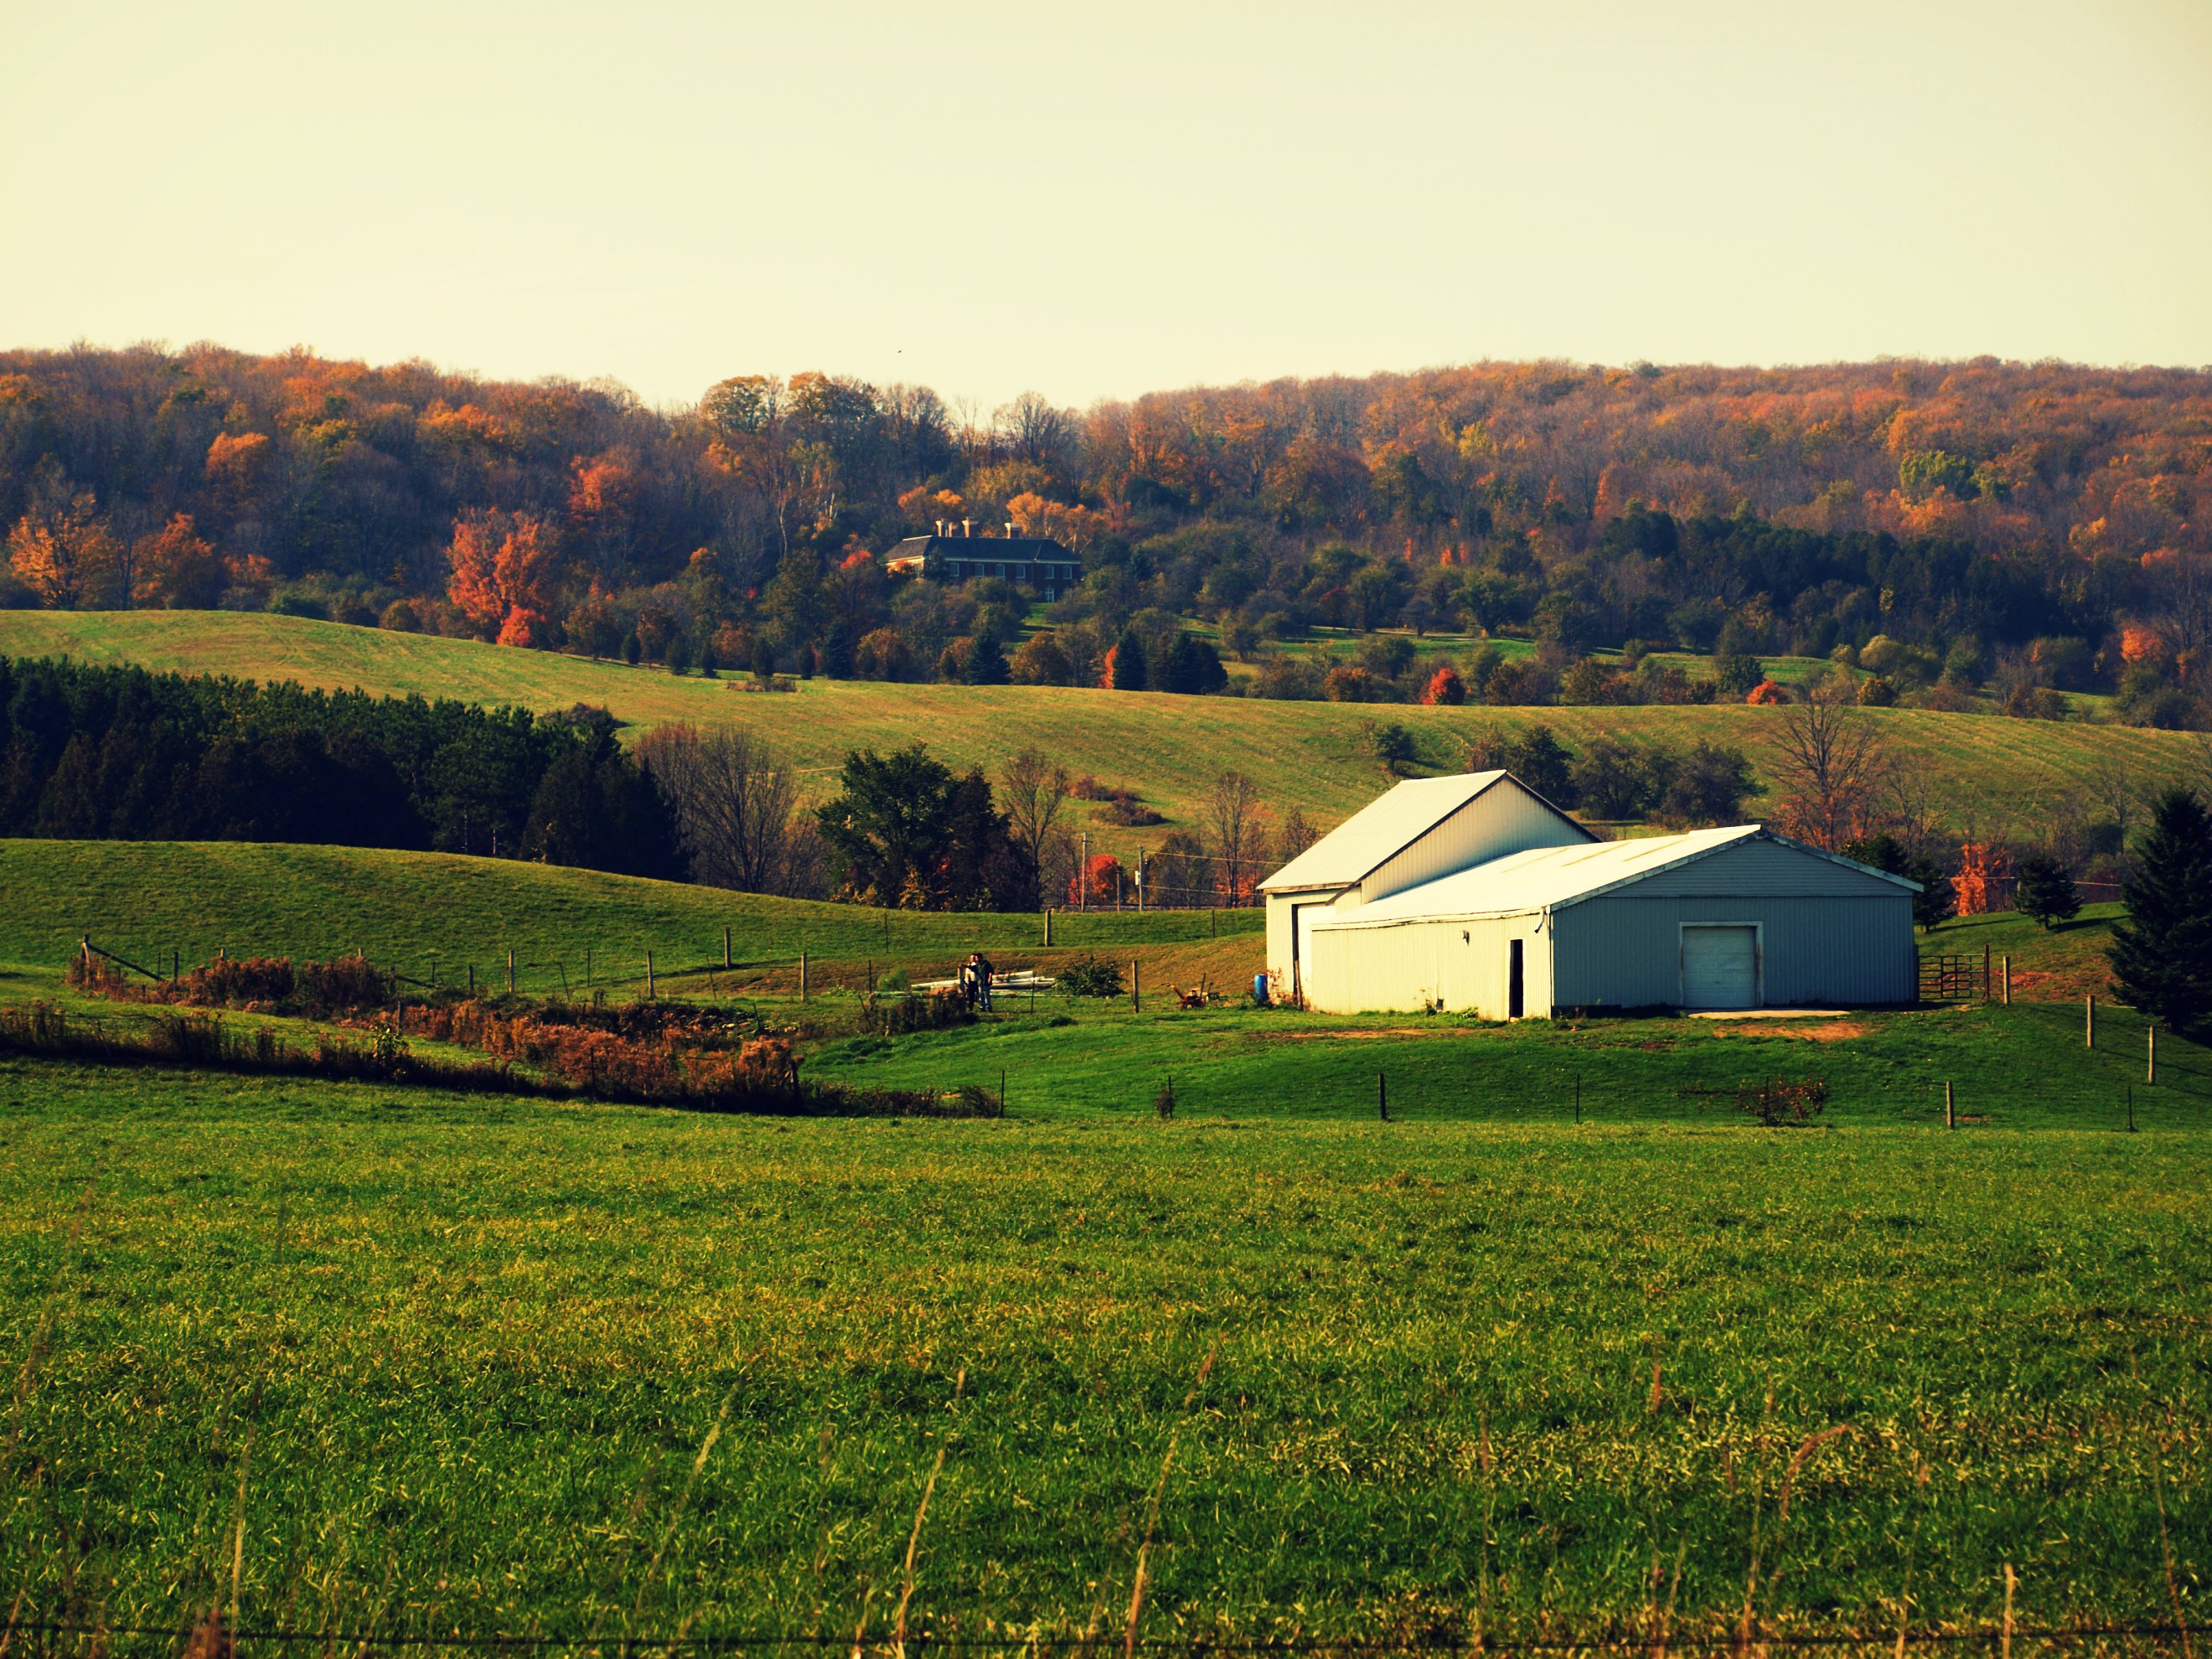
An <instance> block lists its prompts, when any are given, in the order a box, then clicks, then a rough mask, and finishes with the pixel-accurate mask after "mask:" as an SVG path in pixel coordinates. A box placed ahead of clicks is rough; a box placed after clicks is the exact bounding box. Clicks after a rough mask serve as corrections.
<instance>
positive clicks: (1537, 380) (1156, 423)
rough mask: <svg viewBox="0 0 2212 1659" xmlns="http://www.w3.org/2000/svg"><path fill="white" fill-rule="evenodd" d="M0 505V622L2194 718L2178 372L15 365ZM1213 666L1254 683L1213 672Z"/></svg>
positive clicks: (2191, 567)
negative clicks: (2, 552)
mask: <svg viewBox="0 0 2212 1659" xmlns="http://www.w3.org/2000/svg"><path fill="white" fill-rule="evenodd" d="M0 523H4V525H5V526H7V527H8V554H9V557H8V560H7V567H6V568H5V570H0V605H10V606H15V607H26V606H38V605H46V606H57V607H76V608H112V607H126V606H168V607H184V608H205V607H216V606H221V607H227V608H234V609H268V610H275V611H286V612H289V613H292V614H295V615H303V616H310V617H327V618H330V619H332V620H335V621H338V622H343V623H356V624H360V625H364V626H372V625H373V626H381V627H385V628H389V629H410V630H417V631H425V632H436V633H444V634H450V635H476V636H480V637H482V638H484V639H487V640H496V641H501V642H502V643H504V644H507V645H509V646H513V647H535V648H540V649H555V650H568V651H575V652H582V653H591V654H594V655H601V656H627V657H629V658H630V659H632V660H647V661H654V662H664V663H666V664H668V665H671V666H672V667H675V668H678V669H679V670H681V669H684V668H687V667H690V666H694V665H702V664H706V665H719V666H720V667H723V668H740V669H746V668H749V669H751V670H753V671H756V672H765V673H774V672H799V673H816V672H819V673H825V674H831V675H844V676H859V677H865V678H886V679H898V678H915V679H928V678H969V679H971V680H972V679H984V680H991V679H997V678H1005V677H1011V678H1013V679H1015V680H1017V681H1021V680H1030V681H1040V682H1047V683H1061V684H1065V683H1071V682H1073V683H1078V684H1097V683H1101V682H1102V680H1103V682H1104V683H1108V684H1112V683H1115V680H1114V676H1115V667H1114V657H1115V653H1116V649H1117V646H1119V645H1121V643H1123V642H1126V641H1135V645H1134V647H1133V651H1141V652H1142V653H1143V654H1144V655H1146V657H1148V658H1149V659H1151V660H1152V661H1153V662H1154V663H1156V664H1163V663H1168V662H1178V663H1180V664H1182V666H1181V667H1180V668H1178V669H1177V670H1176V674H1175V675H1162V674H1160V673H1158V672H1156V673H1155V674H1154V676H1153V681H1152V687H1153V689H1182V690H1243V691H1245V692H1248V693H1250V694H1255V695H1273V696H1336V697H1343V698H1348V699H1353V700H1371V701H1389V700H1391V699H1393V698H1412V697H1415V696H1421V695H1424V694H1425V691H1427V690H1429V687H1428V684H1427V682H1426V681H1425V679H1424V678H1422V676H1421V675H1420V674H1419V673H1418V672H1409V669H1410V666H1411V665H1410V660H1409V653H1402V652H1401V653H1399V654H1398V655H1396V656H1394V655H1393V654H1392V653H1389V652H1380V653H1377V652H1372V651H1370V652H1368V653H1364V654H1363V655H1362V656H1361V657H1360V659H1358V661H1357V662H1352V661H1345V662H1340V663H1336V664H1335V665H1334V671H1331V665H1332V659H1330V658H1329V657H1328V655H1326V654H1325V653H1324V654H1322V655H1321V656H1320V657H1319V658H1318V659H1316V656H1315V654H1314V653H1311V652H1310V651H1302V650H1300V649H1299V648H1297V647H1298V646H1299V642H1300V641H1310V639H1311V637H1312V635H1313V630H1315V629H1323V628H1328V629H1354V630H1360V631H1362V632H1363V633H1370V634H1371V633H1374V632H1375V631H1376V630H1384V629H1390V630H1410V631H1411V632H1413V633H1414V634H1416V635H1418V634H1423V633H1429V632H1434V631H1452V632H1458V631H1466V632H1468V633H1474V634H1488V635H1493V636H1498V637H1501V638H1515V637H1517V638H1523V639H1528V640H1533V641H1535V642H1536V644H1537V646H1538V647H1539V650H1538V652H1537V653H1536V654H1535V655H1534V657H1531V658H1528V659H1526V661H1525V662H1523V661H1522V660H1521V659H1513V660H1510V661H1505V662H1499V663H1497V664H1495V665H1494V666H1496V667H1497V668H1498V669H1499V670H1502V671H1503V672H1501V673H1500V674H1499V675H1498V684H1495V685H1474V686H1469V687H1467V688H1466V689H1465V694H1466V695H1468V696H1489V697H1490V699H1491V700H1492V701H1497V702H1546V701H1555V700H1559V699H1560V698H1561V697H1563V696H1564V697H1566V698H1568V699H1569V700H1576V701H1598V700H1613V701H1638V700H1645V701H1669V700H1682V699H1684V698H1687V697H1702V696H1715V695H1731V693H1730V692H1729V691H1728V690H1721V689H1717V687H1721V686H1724V685H1725V684H1727V683H1728V677H1727V675H1726V673H1725V672H1723V674H1722V675H1719V676H1717V677H1716V678H1715V679H1712V680H1707V681H1703V682H1699V681H1688V682H1685V681H1684V680H1683V679H1682V677H1681V676H1680V675H1679V674H1677V675H1675V676H1674V680H1673V682H1671V683H1670V682H1668V681H1667V680H1666V679H1665V678H1662V677H1656V676H1653V675H1650V674H1647V675H1644V676H1641V677H1638V676H1632V675H1628V674H1624V673H1617V672H1616V673H1611V674H1608V675H1606V676H1601V677H1592V676H1590V675H1588V674H1585V675H1583V677H1582V678H1580V679H1579V680H1577V678H1575V675H1574V670H1575V668H1576V667H1577V665H1579V664H1582V663H1583V662H1584V660H1585V659H1587V658H1588V657H1589V653H1592V652H1594V651H1597V650H1600V649H1604V650H1607V651H1608V652H1610V651H1615V650H1619V649H1620V648H1621V647H1629V653H1630V660H1631V662H1633V659H1635V657H1636V656H1638V655H1640V654H1642V653H1644V652H1646V651H1651V650H1658V649H1661V648H1671V649H1674V650H1680V651H1691V652H1696V653H1704V654H1710V655H1712V656H1714V657H1716V658H1717V659H1721V661H1722V662H1723V664H1725V663H1726V662H1728V661H1729V660H1730V659H1735V660H1742V659H1754V660H1755V659H1759V658H1760V657H1763V656H1767V655H1771V654H1776V653H1792V654H1798V655H1813V656H1820V657H1829V656H1834V657H1838V658H1839V659H1846V660H1849V661H1850V662H1851V663H1853V664H1854V665H1857V664H1859V663H1860V662H1861V661H1862V659H1863V660H1864V661H1865V663H1866V665H1867V666H1868V667H1869V669H1878V670H1879V671H1881V673H1882V674H1883V675H1885V676H1886V677H1887V678H1890V679H1891V680H1893V682H1894V684H1895V686H1896V688H1897V690H1898V695H1899V696H1902V697H1904V698H1905V699H1907V700H1911V699H1913V698H1928V699H1932V700H1936V702H1938V704H1939V706H1940V702H1941V700H1942V698H1943V697H1944V696H1946V695H1947V688H1948V694H1949V695H1953V696H1956V695H1958V694H1959V693H1960V690H1961V689H1963V688H1972V689H1974V690H1977V691H1978V692H1981V691H1985V689H1987V688H1994V689H1993V690H1986V693H1985V694H1986V695H1989V696H1995V697H1996V698H1997V699H1999V700H2000V701H2001V702H2003V704H2004V706H2005V707H2006V708H2008V710H2009V712H2013V713H2026V714H2045V715H2053V714H2059V713H2062V712H2063V705H2061V704H2060V702H2058V700H2057V698H2056V696H2054V695H2052V694H2053V693H2055V692H2056V691H2060V690H2102V691H2107V692H2113V693H2117V694H2118V697H2119V703H2118V712H2119V714H2120V715H2121V717H2122V718H2126V719H2130V720H2136V721H2137V722H2138V723H2142V724H2152V725H2162V726H2191V725H2199V724H2203V721H2204V716H2205V708H2206V705H2205V703H2204V702H2203V696H2204V692H2205V690H2206V684H2207V672H2208V667H2212V657H2209V656H2208V651H2209V650H2212V528H2208V526H2212V373H2207V372H2203V371H2191V370H2179V369H2148V368H2142V369H2102V368H2078V367H2070V366H2066V365H2063V364H2023V363H2015V362H1997V361H1996V360H1993V359H1981V360H1976V361H1974V362H1960V363H1932V362H1902V361H1901V362H1877V363H1870V364H1840V365H1831V366H1826V367H1819V368H1781V369H1771V370H1759V369H1726V368H1665V367H1656V366H1653V365H1650V364H1637V365H1634V366H1632V367H1630V368H1595V367H1592V368H1584V367H1577V366H1573V365H1570V364H1566V363H1561V362H1534V363H1481V364H1475V365H1471V366H1467V367H1462V368H1440V369H1432V370H1426V371H1423V372H1420V373H1417V374H1378V375H1374V376H1370V377H1367V378H1364V379H1327V380H1283V381H1277V382H1273V383H1270V384H1267V385H1245V386H1218V387H1203V388H1198V389H1194V390H1190V391H1185V392H1159V393H1154V394H1150V395H1147V396H1145V397H1141V398H1137V399H1135V400H1134V401H1133V402H1128V403H1103V404H1097V405H1096V406H1094V407H1092V408H1091V409H1089V410H1080V411H1079V410H1063V409H1060V408H1058V407H1056V406H1054V404H1052V403H1051V402H1050V401H1049V400H1048V399H1046V398H1042V397H1039V396H1036V395H1033V394H1032V395H1025V396H1024V397H1023V398H1018V399H1017V400H1016V401H1015V402H1013V403H1012V404H1008V405H1006V406H1005V407H1003V408H1000V409H998V410H995V411H989V412H986V411H982V410H973V409H968V408H963V407H960V406H957V405H955V404H949V403H948V402H946V401H945V399H943V398H939V396H938V395H937V394H936V393H934V392H931V391H930V390H928V389H927V388H921V387H913V386H870V385H866V384H863V383H861V382H859V381H856V380H849V379H842V378H839V377H836V376H834V375H828V374H799V375H794V376H793V377H792V378H790V379H789V380H779V379H774V378H768V377H757V376H740V377H737V378H733V379H726V380H721V381H720V382H719V383H716V384H714V386H711V387H710V388H709V389H708V391H707V392H706V393H705V394H704V395H703V396H702V398H701V399H700V401H699V402H698V404H696V406H694V407H691V408H684V409H660V410H656V409H651V408H647V407H646V406H644V405H643V404H641V403H640V402H639V400H638V399H637V398H635V397H634V396H632V395H631V394H629V392H627V391H625V390H624V389H623V387H621V386H618V385H615V384H612V383H599V382H594V383H591V384H581V385H580V384H575V383H572V382H568V381H560V380H545V381H539V382H536V383H532V384H527V385H523V384H511V383H500V382H493V381H487V380H477V379H472V378H469V377H467V376H464V375H459V374H451V373H447V372H445V371H441V370H440V369H437V368H433V367H431V366H429V365H428V364H425V363H421V362H410V363H402V364H398V365H395V366H392V367H386V368H372V367H370V366H368V365H366V364H362V363H356V362H331V361H326V360H324V359H322V358H319V357H317V356H313V355H312V354H309V353H307V352H303V351H302V352H294V353H290V354H287V355H284V356H273V357H257V356H246V355H244V354H240V353H237V352H233V351H228V350H225V349H220V348H217V347H214V346H206V345H201V346H194V347H191V348H188V349H184V350H181V351H169V350H163V349H154V348H150V347H140V348H133V349H127V350H118V351H109V350H96V349H88V348H80V349H72V350H68V351H59V352H34V351H16V352H12V353H8V354H4V355H0ZM939 526H945V527H946V528H947V529H948V530H949V531H950V532H951V533H952V534H956V535H957V534H961V533H963V532H964V533H967V534H969V535H973V536H976V537H993V536H1000V535H1004V534H1006V533H1008V532H1010V531H1011V532H1013V533H1016V534H1021V535H1040V536H1049V537H1052V538H1056V539H1057V540H1059V541H1060V543H1062V544H1065V545H1066V547H1068V548H1070V549H1071V550H1073V551H1074V552H1075V553H1076V554H1078V555H1079V557H1080V559H1081V562H1082V566H1083V568H1084V571H1085V576H1084V580H1083V581H1082V583H1081V585H1080V586H1079V587H1078V588H1077V589H1075V590H1074V591H1073V592H1072V593H1070V594H1068V595H1066V596H1065V597H1060V598H1058V599H1056V600H1055V602H1054V604H1053V605H1050V606H1049V608H1048V610H1047V611H1045V612H1044V613H1042V616H1041V617H1040V616H1037V615H1033V614H1032V606H1033V605H1034V604H1035V603H1036V601H1037V599H1039V597H1040V596H1038V595H1036V594H1035V593H1031V592H1022V591H1018V590H1017V589H1016V588H1015V587H1014V586H1012V584H1010V583H1008V582H1007V581H1005V580H1000V579H996V578H984V579H981V580H973V581H969V582H966V583H963V584H960V585H957V586H954V585H948V584H945V583H940V582H936V581H924V580H917V579H915V578H912V577H910V576H908V575H904V574H894V573H892V572H890V571H888V570H887V569H886V568H885V564H884V555H885V553H886V552H887V551H888V550H890V548H891V547H892V546H893V545H894V544H896V543H897V542H898V541H900V540H901V539H902V538H906V537H908V536H911V535H915V534H918V533H927V532H931V531H933V530H934V529H937V528H938V527H939ZM1040 621H1041V622H1042V623H1044V624H1045V628H1044V629H1043V630H1042V631H1041V630H1039V629H1037V627H1036V623H1039V622H1040ZM1194 624H1196V625H1197V630H1202V631H1203V633H1204V635H1205V636H1206V641H1207V643H1208V645H1209V647H1212V648H1209V649H1208V650H1206V652H1205V653H1202V654H1201V655H1200V656H1199V657H1197V658H1195V659H1194V658H1193V657H1192V656H1191V655H1190V654H1189V653H1187V652H1183V653H1179V651H1178V647H1180V646H1182V642H1183V641H1184V640H1185V639H1186V637H1187V636H1188V635H1191V634H1192V633H1194V631H1197V630H1194ZM1215 649H1218V653H1219V655H1220V656H1221V657H1224V658H1229V659H1232V660H1241V661H1243V662H1244V663H1248V664H1252V665H1257V669H1258V671H1256V672H1247V673H1243V674H1239V675H1237V676H1234V677H1229V678H1226V680H1225V678H1224V677H1223V676H1222V675H1221V674H1220V673H1219V672H1218V670H1217V669H1214V668H1213V667H1212V661H1213V655H1214V650H1215ZM1869 653H1871V654H1869ZM1176 676H1180V678H1179V679H1178V678H1176ZM1751 678H1752V681H1753V683H1755V682H1756V680H1757V676H1756V675H1755V674H1754V675H1753V676H1751ZM1124 682H1125V683H1126V682H1127V673H1126V664H1125V673H1124ZM1732 695H1735V696H1741V695H1742V690H1741V689H1737V690H1735V691H1734V692H1733V693H1732Z"/></svg>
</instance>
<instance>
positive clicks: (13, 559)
mask: <svg viewBox="0 0 2212 1659" xmlns="http://www.w3.org/2000/svg"><path fill="white" fill-rule="evenodd" d="M117 555H118V548H117V546H116V543H115V538H114V537H113V536H112V535H111V534H110V533H109V532H108V529H107V526H106V525H105V524H103V523H102V522H101V521H100V516H99V513H98V511H97V507H96V504H95V503H94V501H93V498H92V495H91V494H90V493H89V492H88V491H84V490H80V491H78V492H77V493H76V494H75V495H70V496H67V497H66V498H64V499H60V500H57V501H52V502H50V503H48V504H45V505H34V506H33V507H32V509H31V510H30V511H29V512H28V513H25V514H24V515H23V516H22V517H21V519H18V520H16V521H15V528H14V529H13V530H11V531H9V532H8V562H9V566H10V567H11V568H13V569H14V570H15V577H16V580H19V581H21V583H22V584H23V585H24V586H26V587H27V588H29V589H30V590H31V591H32V592H33V593H35V594H37V595H38V596H39V603H40V604H41V605H46V606H48V607H49V608H51V609H53V610H57V611H74V610H76V609H77V608H78V607H79V606H90V605H99V604H100V603H102V602H103V601H105V600H107V599H111V598H112V594H111V592H110V591H109V590H110V589H111V588H112V586H113V585H114V581H115V569H116V559H117Z"/></svg>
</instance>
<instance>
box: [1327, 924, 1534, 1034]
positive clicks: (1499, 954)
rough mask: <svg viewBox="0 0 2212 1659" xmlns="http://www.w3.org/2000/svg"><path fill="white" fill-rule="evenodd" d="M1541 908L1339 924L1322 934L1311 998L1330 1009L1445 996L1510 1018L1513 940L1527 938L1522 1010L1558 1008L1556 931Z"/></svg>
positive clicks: (1411, 1004) (1392, 1005)
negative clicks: (1546, 924)
mask: <svg viewBox="0 0 2212 1659" xmlns="http://www.w3.org/2000/svg"><path fill="white" fill-rule="evenodd" d="M1539 920H1540V918H1539V917H1538V916H1537V915H1534V914H1530V915H1518V916H1492V917H1489V918H1486V919H1484V920H1480V921H1409V922H1401V923H1400V924H1398V925H1397V926H1395V927H1333V928H1328V929H1325V930H1324V931H1322V933H1319V934H1317V935H1316V936H1315V941H1314V957H1315V962H1314V966H1315V969H1316V971H1315V972H1314V974H1313V975H1311V976H1310V978H1309V979H1308V981H1307V984H1306V1000H1307V1002H1308V1003H1309V1004H1310V1006H1313V1007H1316V1008H1318V1009H1320V1010H1322V1012H1325V1013H1334V1014H1359V1013H1369V1012H1379V1011H1384V1010H1412V1009H1418V1008H1419V1007H1421V1006H1423V1005H1424V1004H1425V1003H1429V1002H1433V1001H1436V1000H1438V999H1439V998H1441V999H1442V1000H1443V1006H1444V1007H1445V1009H1446V1010H1448V1011H1449V1012H1470V1011H1471V1012H1474V1013H1477V1014H1479V1015H1480V1016H1481V1017H1482V1018H1485V1019H1504V1018H1505V1017H1506V988H1507V984H1506V982H1507V976H1508V972H1509V969H1508V966H1507V963H1508V962H1509V960H1510V945H1511V942H1512V941H1513V940H1514V939H1520V940H1522V959H1521V984H1522V1013H1523V1014H1524V1015H1528V1016H1530V1017H1534V1018H1542V1017H1544V1016H1547V1015H1548V1014H1550V1012H1552V1005H1553V998H1552V994H1551V987H1552V976H1553V965H1552V936H1551V933H1550V930H1549V929H1548V928H1547V929H1544V930H1542V931H1539V928H1538V922H1539Z"/></svg>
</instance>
